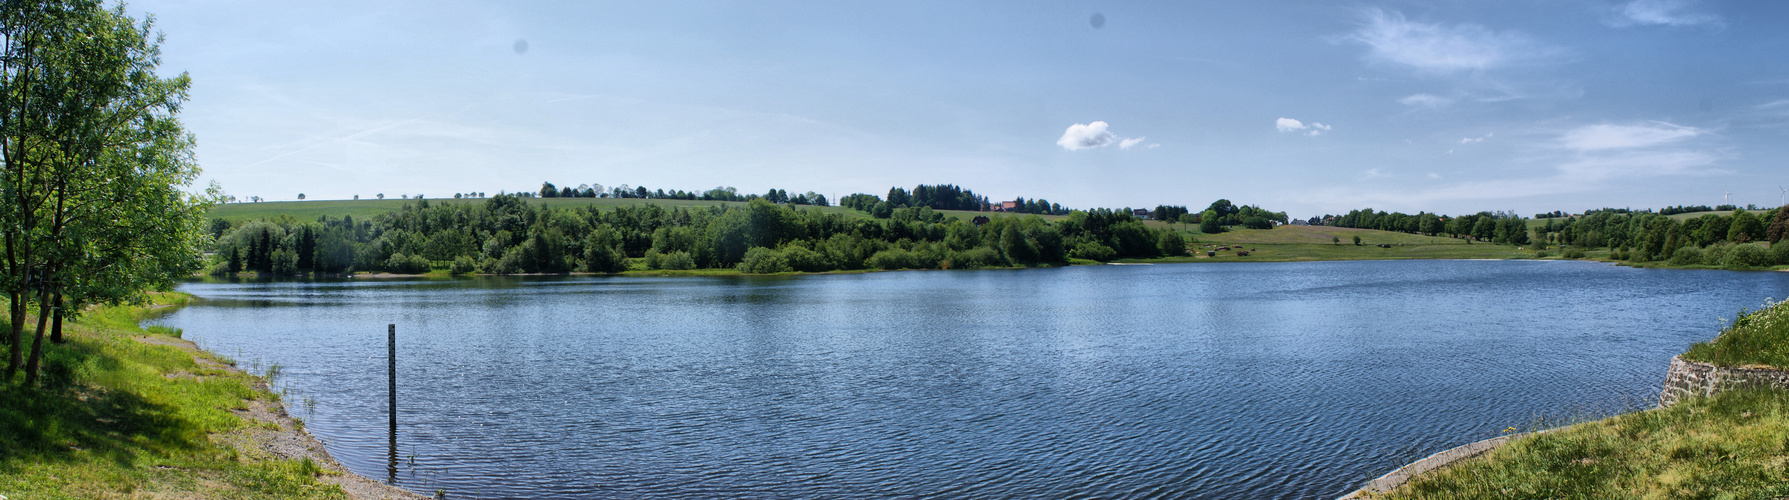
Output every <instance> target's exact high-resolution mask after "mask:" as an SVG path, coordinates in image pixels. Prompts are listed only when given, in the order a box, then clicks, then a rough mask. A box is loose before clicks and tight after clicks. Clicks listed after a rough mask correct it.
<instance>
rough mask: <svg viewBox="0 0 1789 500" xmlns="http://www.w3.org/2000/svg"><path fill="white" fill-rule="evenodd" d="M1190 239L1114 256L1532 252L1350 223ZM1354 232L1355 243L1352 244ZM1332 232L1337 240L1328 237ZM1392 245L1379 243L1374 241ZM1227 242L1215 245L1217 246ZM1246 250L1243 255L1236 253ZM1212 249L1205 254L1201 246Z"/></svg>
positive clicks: (1230, 258)
mask: <svg viewBox="0 0 1789 500" xmlns="http://www.w3.org/2000/svg"><path fill="white" fill-rule="evenodd" d="M1185 234H1186V235H1187V236H1188V237H1189V238H1190V239H1192V240H1195V241H1196V243H1194V249H1195V250H1196V254H1195V255H1192V256H1187V257H1166V258H1159V259H1121V260H1119V261H1118V262H1127V263H1128V262H1162V263H1173V262H1304V261H1324V260H1406V259H1527V258H1534V252H1532V251H1530V250H1527V249H1526V248H1524V249H1521V250H1518V249H1517V248H1518V247H1515V246H1510V245H1494V244H1490V243H1483V242H1479V243H1471V244H1468V243H1467V242H1466V240H1463V239H1457V238H1447V237H1436V236H1423V235H1417V234H1407V233H1398V232H1391V231H1379V230H1374V229H1350V228H1341V227H1328V226H1280V227H1276V228H1273V229H1238V230H1233V231H1226V232H1222V233H1217V234H1203V233H1199V232H1197V231H1191V232H1185ZM1355 236H1359V237H1360V240H1361V244H1360V245H1355V244H1354V237H1355ZM1331 238H1336V239H1339V240H1341V242H1340V243H1332V241H1331ZM1380 244H1385V245H1391V247H1390V248H1380V247H1379V246H1378V245H1380ZM1225 246H1228V247H1231V248H1230V249H1229V250H1224V251H1218V250H1217V248H1219V247H1225ZM1238 250H1244V251H1248V252H1249V255H1248V256H1247V257H1242V256H1238V255H1236V252H1237V251H1238ZM1208 251H1216V252H1217V256H1215V257H1209V256H1207V254H1206V252H1208Z"/></svg>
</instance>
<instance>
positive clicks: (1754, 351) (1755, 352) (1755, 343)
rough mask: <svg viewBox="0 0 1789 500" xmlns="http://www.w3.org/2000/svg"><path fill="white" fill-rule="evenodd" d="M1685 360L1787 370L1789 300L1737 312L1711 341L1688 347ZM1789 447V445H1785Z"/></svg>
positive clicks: (1788, 361) (1788, 365) (1684, 355)
mask: <svg viewBox="0 0 1789 500" xmlns="http://www.w3.org/2000/svg"><path fill="white" fill-rule="evenodd" d="M1683 357H1684V359H1687V360H1691V361H1701V362H1704V363H1712V364H1716V365H1720V366H1748V365H1762V366H1768V367H1776V368H1789V301H1784V302H1776V303H1768V302H1767V303H1765V304H1764V307H1761V308H1759V309H1758V310H1757V311H1740V313H1739V317H1737V318H1735V319H1734V320H1733V324H1732V325H1730V326H1728V327H1727V328H1726V329H1724V330H1722V331H1721V334H1720V335H1718V336H1716V337H1715V338H1714V340H1710V341H1707V342H1700V343H1697V344H1696V345H1693V346H1690V350H1689V351H1688V352H1685V353H1683ZM1785 445H1786V446H1789V443H1785Z"/></svg>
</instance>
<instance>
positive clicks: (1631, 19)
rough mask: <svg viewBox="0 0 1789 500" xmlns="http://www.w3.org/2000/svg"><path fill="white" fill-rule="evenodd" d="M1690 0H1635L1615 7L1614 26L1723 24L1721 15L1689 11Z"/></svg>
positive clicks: (1612, 22) (1611, 21)
mask: <svg viewBox="0 0 1789 500" xmlns="http://www.w3.org/2000/svg"><path fill="white" fill-rule="evenodd" d="M1692 3H1694V2H1693V1H1688V0H1634V1H1632V2H1628V3H1626V4H1622V6H1621V7H1618V8H1616V9H1615V16H1614V18H1612V19H1610V20H1609V24H1610V25H1612V26H1618V27H1620V26H1698V25H1708V26H1715V27H1720V26H1722V25H1723V22H1722V21H1721V16H1717V15H1713V14H1702V13H1696V12H1689V10H1690V9H1689V7H1690V4H1692Z"/></svg>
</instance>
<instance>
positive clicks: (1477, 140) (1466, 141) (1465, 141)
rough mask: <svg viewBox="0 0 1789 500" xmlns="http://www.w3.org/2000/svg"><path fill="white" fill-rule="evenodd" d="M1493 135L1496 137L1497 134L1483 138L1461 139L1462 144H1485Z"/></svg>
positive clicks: (1486, 135)
mask: <svg viewBox="0 0 1789 500" xmlns="http://www.w3.org/2000/svg"><path fill="white" fill-rule="evenodd" d="M1493 135H1496V134H1485V135H1483V136H1481V137H1461V138H1460V144H1478V143H1481V142H1485V139H1490V138H1491V136H1493Z"/></svg>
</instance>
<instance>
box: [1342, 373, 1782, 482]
mask: <svg viewBox="0 0 1789 500" xmlns="http://www.w3.org/2000/svg"><path fill="white" fill-rule="evenodd" d="M1785 465H1789V392H1784V391H1782V390H1774V389H1746V390H1734V391H1728V392H1724V393H1721V394H1719V395H1716V396H1715V397H1712V398H1706V399H1701V398H1698V399H1692V400H1689V401H1687V402H1684V403H1680V404H1677V405H1674V406H1672V407H1670V408H1665V409H1657V410H1649V411H1642V412H1635V413H1628V414H1625V415H1619V416H1615V417H1611V418H1607V419H1604V420H1599V421H1595V422H1588V423H1584V424H1580V425H1576V426H1573V427H1569V428H1563V429H1559V430H1556V431H1553V432H1547V433H1541V434H1535V435H1530V436H1527V437H1523V438H1520V439H1517V440H1515V441H1512V442H1510V443H1509V444H1505V445H1504V446H1501V447H1499V448H1497V449H1495V450H1492V451H1490V452H1488V453H1486V454H1484V455H1481V456H1479V457H1476V458H1473V459H1469V460H1466V461H1463V462H1460V463H1456V464H1454V465H1452V466H1450V467H1447V468H1445V469H1442V470H1440V471H1435V472H1431V473H1429V474H1425V475H1423V476H1420V477H1418V478H1416V479H1415V480H1413V481H1411V482H1410V483H1407V484H1405V485H1404V486H1403V487H1400V488H1398V489H1397V490H1395V491H1393V492H1391V493H1390V494H1385V495H1377V496H1373V497H1371V498H1387V499H1405V498H1428V499H1453V498H1460V499H1466V498H1537V499H1538V498H1782V497H1784V496H1786V495H1789V468H1786V467H1785Z"/></svg>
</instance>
